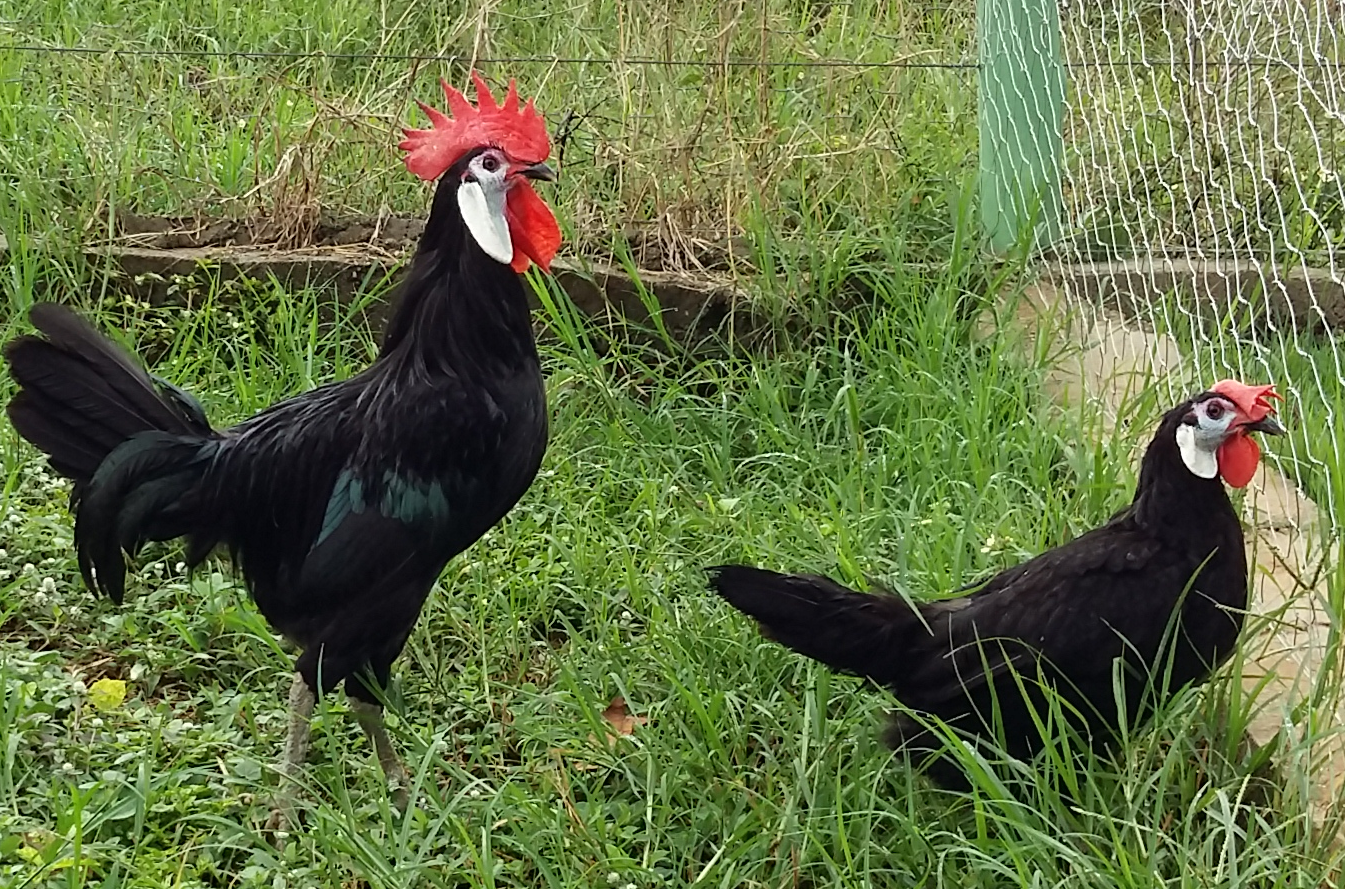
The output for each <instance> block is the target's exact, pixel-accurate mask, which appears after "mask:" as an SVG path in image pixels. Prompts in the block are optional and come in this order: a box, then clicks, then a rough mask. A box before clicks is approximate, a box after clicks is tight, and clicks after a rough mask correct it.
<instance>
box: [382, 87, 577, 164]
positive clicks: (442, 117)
mask: <svg viewBox="0 0 1345 889" xmlns="http://www.w3.org/2000/svg"><path fill="white" fill-rule="evenodd" d="M472 82H473V83H475V84H476V101H477V106H479V107H476V106H473V105H472V103H471V102H468V101H467V97H466V96H464V95H463V94H462V93H460V92H458V91H457V90H455V89H454V88H453V87H451V86H449V85H448V81H446V80H442V79H441V80H440V81H439V83H440V84H442V85H443V87H444V95H445V96H446V97H447V98H448V110H449V112H450V113H451V114H452V115H453V116H452V117H449V116H448V115H447V114H444V113H443V112H442V111H439V110H437V109H434V108H431V107H430V106H429V105H426V104H425V103H424V102H417V103H416V104H417V105H419V106H420V108H421V110H422V111H424V112H425V114H426V115H427V116H428V117H429V118H430V129H428V130H407V129H404V130H402V132H403V133H405V134H406V138H405V139H403V140H402V141H401V142H400V143H399V144H398V146H397V147H398V148H400V149H402V150H403V151H405V152H406V157H405V158H403V160H404V161H405V163H406V168H407V169H408V170H410V171H411V172H412V173H415V174H416V175H417V176H419V177H420V178H421V179H426V180H433V179H438V178H439V177H440V176H442V175H443V174H444V171H445V170H447V169H448V168H449V167H451V166H453V164H454V163H456V162H457V160H458V159H459V158H460V157H462V156H463V155H464V154H466V153H467V152H469V151H471V150H472V149H473V148H481V147H482V146H486V145H493V146H495V147H497V148H500V149H503V150H504V152H505V154H507V155H509V156H510V157H511V158H513V159H514V160H517V161H521V162H523V163H528V164H537V163H541V162H542V161H544V160H546V159H547V157H548V156H549V155H550V154H551V139H550V137H549V136H548V135H547V132H546V123H545V122H544V121H543V120H542V117H541V115H539V114H538V113H537V109H536V108H534V107H533V105H532V99H529V100H528V101H527V103H526V104H525V105H524V106H523V107H522V108H521V109H520V108H519V107H518V87H517V86H516V85H515V83H514V81H512V80H511V81H509V92H508V93H506V94H505V97H504V104H503V105H497V104H495V97H494V96H492V95H491V94H490V87H488V86H486V82H485V80H483V79H482V78H481V75H480V74H478V73H476V72H475V71H473V72H472Z"/></svg>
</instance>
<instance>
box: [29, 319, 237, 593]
mask: <svg viewBox="0 0 1345 889" xmlns="http://www.w3.org/2000/svg"><path fill="white" fill-rule="evenodd" d="M29 318H30V319H31V320H32V322H33V325H34V326H35V327H36V328H37V329H38V330H39V331H40V332H41V333H42V334H44V335H45V338H44V337H40V336H21V337H17V338H16V339H14V340H12V341H11V342H9V343H8V344H7V345H6V346H5V350H4V355H5V360H6V361H7V362H8V363H9V369H10V373H11V375H12V376H13V377H14V380H15V382H16V383H18V385H19V387H20V388H19V393H18V394H17V395H16V396H14V398H13V400H12V401H10V403H9V406H8V414H9V419H10V422H12V423H13V424H14V428H15V429H16V430H18V432H19V434H20V435H22V436H23V437H24V438H26V439H28V441H30V442H32V443H33V444H34V445H36V446H37V447H38V448H39V449H40V450H41V451H43V452H44V453H45V454H46V455H47V456H48V458H49V462H50V463H51V467H52V469H54V470H56V472H58V473H60V474H61V475H63V476H65V477H67V478H70V479H73V480H74V482H75V487H74V491H73V492H72V496H71V505H72V507H74V508H75V509H76V517H75V545H76V547H77V548H78V550H79V565H80V570H81V572H82V573H83V574H84V580H85V582H86V583H88V584H89V586H90V587H91V588H94V589H98V590H101V591H103V592H105V593H107V594H108V595H109V596H111V597H112V599H114V600H115V601H117V602H120V601H121V597H122V593H123V591H124V584H125V565H124V563H123V562H122V557H121V552H122V550H125V551H127V552H131V553H134V552H135V551H136V550H137V549H139V547H140V545H141V544H142V543H143V542H144V541H146V540H166V539H171V538H173V537H177V536H181V535H182V534H184V533H187V531H188V528H187V527H186V526H185V525H184V521H185V520H186V518H187V516H186V510H185V504H184V503H183V502H182V498H183V496H184V495H185V494H186V492H187V491H188V490H189V489H190V488H191V487H192V486H193V485H194V483H195V481H197V480H198V479H199V477H200V473H201V470H202V469H203V467H204V465H205V458H206V457H208V455H209V454H210V453H213V449H214V448H215V447H216V446H217V444H218V438H217V435H216V433H215V432H214V430H212V429H211V428H210V424H209V422H208V421H207V420H206V418H205V413H204V411H203V410H202V409H201V407H200V405H199V404H197V403H196V402H195V401H194V400H193V399H192V398H191V396H189V395H187V394H186V393H185V392H183V391H182V390H180V389H178V388H176V387H174V386H170V385H168V384H167V383H164V382H163V381H157V380H156V379H155V378H153V377H151V376H150V375H149V374H148V373H146V372H145V371H144V370H143V369H142V368H140V367H138V366H137V365H136V364H135V363H134V362H133V361H132V359H131V358H130V356H128V355H126V353H124V352H123V351H122V350H121V349H119V348H118V347H117V346H116V345H115V344H113V343H112V342H111V341H110V340H108V339H107V338H106V337H104V336H103V335H102V334H100V333H98V331H97V330H95V329H94V328H93V327H92V326H90V325H89V324H88V323H87V322H85V321H84V320H83V319H82V318H80V317H79V316H78V315H76V314H75V313H74V312H72V311H71V310H69V309H67V308H65V307H64V306H61V305H58V304H56V303H39V304H37V305H35V306H33V308H32V310H31V311H30V313H29Z"/></svg>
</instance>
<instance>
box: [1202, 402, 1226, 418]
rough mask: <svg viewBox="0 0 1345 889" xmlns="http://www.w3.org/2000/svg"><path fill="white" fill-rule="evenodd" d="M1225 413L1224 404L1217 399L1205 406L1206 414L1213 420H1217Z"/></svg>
mask: <svg viewBox="0 0 1345 889" xmlns="http://www.w3.org/2000/svg"><path fill="white" fill-rule="evenodd" d="M1223 415H1224V406H1223V405H1222V404H1220V403H1219V402H1217V401H1211V402H1210V403H1209V405H1208V406H1207V407H1206V408H1205V416H1207V417H1209V418H1210V419H1211V420H1217V419H1219V418H1220V417H1222V416H1223Z"/></svg>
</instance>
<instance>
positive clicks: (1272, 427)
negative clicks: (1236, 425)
mask: <svg viewBox="0 0 1345 889" xmlns="http://www.w3.org/2000/svg"><path fill="white" fill-rule="evenodd" d="M1242 428H1243V429H1245V430H1247V431H1248V432H1264V433H1265V434H1266V435H1283V434H1284V427H1283V426H1281V425H1280V421H1279V420H1276V419H1275V418H1274V417H1272V416H1271V415H1270V414H1266V415H1265V417H1264V418H1262V419H1260V420H1257V421H1256V422H1255V423H1247V424H1246V425H1244V426H1243V427H1242Z"/></svg>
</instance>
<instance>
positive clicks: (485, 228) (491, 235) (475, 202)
mask: <svg viewBox="0 0 1345 889" xmlns="http://www.w3.org/2000/svg"><path fill="white" fill-rule="evenodd" d="M490 185H491V186H493V185H495V183H490ZM504 206H505V192H504V189H502V188H494V187H487V188H482V187H481V185H480V183H477V182H464V183H462V184H461V185H459V186H458V210H459V212H461V213H462V221H463V222H465V223H466V224H467V230H468V231H469V232H471V233H472V237H473V238H475V239H476V243H477V244H478V245H480V247H481V249H482V250H484V251H485V252H486V255H487V256H489V257H490V258H491V259H493V260H495V261H496V262H503V263H510V262H513V260H514V241H513V238H511V237H510V236H509V220H507V219H506V218H505V216H504Z"/></svg>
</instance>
